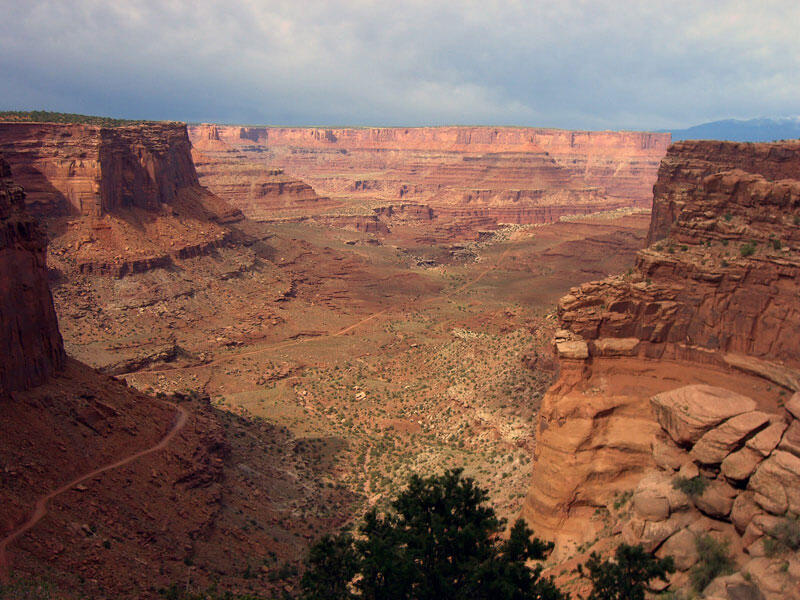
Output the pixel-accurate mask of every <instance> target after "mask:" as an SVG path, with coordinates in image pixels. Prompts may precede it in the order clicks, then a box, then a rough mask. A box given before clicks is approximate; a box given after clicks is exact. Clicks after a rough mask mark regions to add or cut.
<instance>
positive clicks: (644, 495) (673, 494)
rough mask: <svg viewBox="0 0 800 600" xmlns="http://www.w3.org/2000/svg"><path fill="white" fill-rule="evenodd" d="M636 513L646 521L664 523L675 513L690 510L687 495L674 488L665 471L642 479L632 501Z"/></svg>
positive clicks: (650, 474)
mask: <svg viewBox="0 0 800 600" xmlns="http://www.w3.org/2000/svg"><path fill="white" fill-rule="evenodd" d="M631 505H632V506H633V510H634V511H635V513H636V514H637V515H638V516H639V517H641V518H642V519H644V520H646V521H664V520H665V519H667V518H668V517H669V515H670V514H671V513H673V512H675V511H679V510H685V509H687V508H689V500H688V498H687V497H686V495H685V494H684V493H682V492H680V491H679V490H676V489H675V488H674V487H672V479H671V477H670V476H668V475H667V474H666V473H664V472H663V471H658V472H655V473H649V474H648V475H645V476H644V477H642V479H641V480H640V481H639V484H638V485H637V486H636V490H635V491H634V493H633V498H632V499H631Z"/></svg>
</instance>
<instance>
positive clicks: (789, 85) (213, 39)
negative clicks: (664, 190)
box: [0, 0, 800, 129]
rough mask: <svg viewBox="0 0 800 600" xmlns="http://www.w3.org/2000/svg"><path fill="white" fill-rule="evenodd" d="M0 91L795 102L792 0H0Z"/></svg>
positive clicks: (193, 97) (35, 96) (143, 96)
mask: <svg viewBox="0 0 800 600" xmlns="http://www.w3.org/2000/svg"><path fill="white" fill-rule="evenodd" d="M0 12H2V14H3V19H2V20H0V107H3V108H46V109H51V110H63V111H70V112H83V113H98V114H106V115H113V116H126V117H137V118H158V119H181V120H198V121H199V120H204V121H225V122H250V123H272V124H387V125H416V124H443V123H456V124H461V123H475V124H498V125H502V124H520V125H547V126H558V127H565V128H593V129H597V128H621V127H627V128H657V127H671V126H683V125H687V124H692V123H696V122H699V121H705V120H711V119H716V118H724V117H751V116H758V115H783V114H796V113H798V112H800V111H799V110H798V106H797V99H798V98H800V78H798V77H797V73H798V72H799V71H800V36H798V35H797V24H798V23H800V3H798V2H796V0H773V1H765V0H761V1H753V2H744V1H733V0H718V1H706V2H686V1H680V0H670V1H662V0H642V1H641V2H636V1H634V0H625V1H622V0H614V1H612V0H595V1H586V0H558V1H552V0H548V2H539V1H536V2H513V1H506V2H487V1H483V2H444V1H440V2H437V1H432V0H428V1H419V2H416V1H391V2H365V1H350V2H335V1H331V2H324V1H314V0H294V1H290V2H272V1H256V0H250V1H240V2H236V1H233V0H228V1H227V2H212V1H208V0H206V1H200V0H196V1H191V2H189V1H185V2H184V1H179V0H172V1H165V0H158V1H146V0H143V1H138V2H133V1H131V2H126V1H123V0H118V1H116V2H108V1H107V0H102V1H101V0H72V1H65V0H60V1H56V0H51V1H37V0H24V1H23V0H0Z"/></svg>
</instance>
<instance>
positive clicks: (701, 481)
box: [672, 475, 708, 498]
mask: <svg viewBox="0 0 800 600" xmlns="http://www.w3.org/2000/svg"><path fill="white" fill-rule="evenodd" d="M672 487H673V488H674V489H676V490H680V491H681V492H683V493H684V494H686V495H687V496H689V497H690V498H698V497H699V496H702V495H703V492H705V491H706V488H707V487H708V480H707V479H706V478H705V477H703V476H702V475H698V476H697V477H680V476H678V477H676V478H675V479H673V480H672Z"/></svg>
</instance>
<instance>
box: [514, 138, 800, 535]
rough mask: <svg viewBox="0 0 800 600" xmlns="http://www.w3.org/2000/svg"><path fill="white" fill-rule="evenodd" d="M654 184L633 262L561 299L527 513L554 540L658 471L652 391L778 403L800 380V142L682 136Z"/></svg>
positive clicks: (581, 529)
mask: <svg viewBox="0 0 800 600" xmlns="http://www.w3.org/2000/svg"><path fill="white" fill-rule="evenodd" d="M654 190H655V195H654V201H653V207H654V208H653V216H652V222H651V228H650V239H651V241H652V242H655V243H653V244H652V245H650V246H649V247H648V248H646V249H645V250H642V251H641V252H640V253H639V256H638V260H637V264H636V267H635V269H633V270H632V272H630V273H628V274H625V275H621V276H617V277H612V278H609V279H606V280H604V281H600V282H594V283H587V284H584V285H582V286H580V287H578V288H574V289H572V290H571V291H570V293H569V294H568V295H567V296H565V297H564V298H562V299H561V302H560V305H559V319H560V322H561V325H562V327H563V330H562V331H561V332H560V333H559V334H558V338H557V340H556V348H557V353H558V354H559V357H560V362H561V366H562V370H561V376H560V378H559V380H558V381H557V382H556V383H555V384H554V386H553V387H552V388H551V390H550V391H549V392H548V394H547V395H546V396H545V399H544V402H543V405H542V409H541V412H540V417H539V422H538V427H537V430H538V433H537V435H538V437H537V448H536V451H535V466H534V470H533V480H532V483H531V488H530V492H529V495H528V498H527V500H526V506H525V510H524V513H525V516H526V517H527V518H528V520H529V521H530V522H531V523H532V525H533V526H534V529H535V530H536V531H537V532H539V533H541V534H543V535H547V536H549V537H553V538H561V539H571V540H573V541H579V540H585V539H588V538H589V537H591V536H593V535H595V534H596V533H597V529H598V527H597V526H596V524H595V525H593V524H592V523H593V521H592V519H593V517H592V515H593V514H595V511H596V510H597V509H598V508H604V507H606V506H607V505H608V504H609V503H610V502H611V500H612V499H613V494H615V493H622V492H625V491H627V490H630V489H631V488H632V487H633V486H635V485H636V482H637V481H638V479H639V478H640V477H641V474H642V473H643V472H645V471H646V470H647V469H649V468H650V467H652V464H653V450H652V443H653V440H654V436H655V435H656V433H657V432H658V431H659V430H660V429H659V427H658V426H657V423H656V421H655V419H654V416H653V414H652V412H651V409H650V403H649V400H650V397H651V396H653V395H654V394H657V393H660V392H664V391H668V390H671V389H674V388H677V387H679V386H681V385H686V384H696V383H704V384H711V385H714V386H718V387H721V388H725V389H728V390H733V391H736V392H739V393H744V394H746V395H748V396H750V397H752V398H754V399H756V400H757V402H758V403H759V407H760V408H761V409H763V410H767V411H774V410H776V405H777V403H778V402H779V401H780V398H782V397H786V395H787V394H790V393H791V392H792V390H795V391H796V390H798V389H800V304H798V301H797V299H798V297H800V143H797V142H790V143H776V144H734V143H721V142H683V143H679V144H675V145H674V146H673V147H672V148H671V149H670V150H669V152H668V154H667V156H666V158H665V159H664V161H663V162H662V164H661V167H660V170H659V178H658V182H657V183H656V185H655V188H654ZM776 384H777V385H776Z"/></svg>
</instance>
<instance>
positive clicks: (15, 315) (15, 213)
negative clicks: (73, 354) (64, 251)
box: [0, 159, 64, 395]
mask: <svg viewBox="0 0 800 600" xmlns="http://www.w3.org/2000/svg"><path fill="white" fill-rule="evenodd" d="M10 176H11V171H10V169H9V167H8V164H7V163H6V162H5V161H4V160H2V159H0V334H1V335H0V395H2V393H3V392H9V391H14V390H21V389H26V388H29V387H31V386H34V385H37V384H39V383H41V382H42V381H44V379H46V378H47V377H48V376H49V375H50V374H51V373H52V372H53V371H55V370H57V369H60V368H61V367H62V365H63V362H64V348H63V344H62V341H61V334H60V333H59V331H58V322H57V320H56V313H55V310H54V309H53V298H52V296H51V295H50V288H49V287H48V285H47V266H46V264H45V253H46V250H47V238H46V237H45V234H44V232H43V231H42V230H41V229H40V228H39V226H38V225H37V224H36V222H35V221H34V219H33V218H31V217H30V216H29V215H28V214H27V213H26V212H25V205H24V203H25V200H24V198H25V194H24V192H23V191H22V188H20V187H19V186H17V185H15V184H14V182H12V181H11V179H10Z"/></svg>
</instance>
